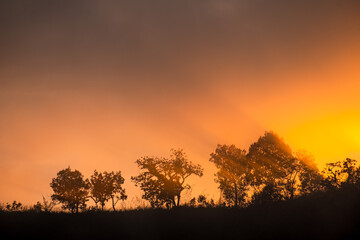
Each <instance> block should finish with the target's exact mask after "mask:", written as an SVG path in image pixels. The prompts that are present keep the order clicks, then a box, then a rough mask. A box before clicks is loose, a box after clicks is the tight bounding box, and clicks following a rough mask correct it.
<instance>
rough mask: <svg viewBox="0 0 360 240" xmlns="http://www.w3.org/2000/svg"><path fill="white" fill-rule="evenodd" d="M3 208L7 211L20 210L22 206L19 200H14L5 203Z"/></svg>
mask: <svg viewBox="0 0 360 240" xmlns="http://www.w3.org/2000/svg"><path fill="white" fill-rule="evenodd" d="M5 208H6V209H7V210H8V211H12V212H14V211H21V210H22V208H23V205H22V204H21V203H20V202H16V201H13V202H12V203H11V204H10V203H6V206H5Z"/></svg>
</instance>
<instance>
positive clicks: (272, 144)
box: [247, 132, 301, 201]
mask: <svg viewBox="0 0 360 240" xmlns="http://www.w3.org/2000/svg"><path fill="white" fill-rule="evenodd" d="M247 158H248V160H249V161H250V162H251V166H252V167H253V173H254V174H253V178H252V180H253V181H252V185H253V186H255V188H256V190H257V191H266V193H264V194H260V193H257V194H255V197H263V198H264V197H267V198H269V199H268V200H270V201H271V200H279V196H281V197H280V198H281V199H288V198H293V197H294V193H295V190H296V181H297V178H298V174H299V172H300V170H301V164H300V162H299V160H298V159H296V158H295V157H294V156H293V154H292V151H291V148H290V147H289V146H288V145H287V144H286V143H285V142H284V141H283V139H281V138H280V137H279V136H278V135H276V134H275V133H273V132H265V135H264V136H261V137H260V138H259V139H258V141H257V142H255V143H253V144H252V145H251V146H250V148H249V153H248V155H247ZM264 201H267V200H264Z"/></svg>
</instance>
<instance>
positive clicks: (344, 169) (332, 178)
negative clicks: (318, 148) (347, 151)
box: [323, 158, 360, 190]
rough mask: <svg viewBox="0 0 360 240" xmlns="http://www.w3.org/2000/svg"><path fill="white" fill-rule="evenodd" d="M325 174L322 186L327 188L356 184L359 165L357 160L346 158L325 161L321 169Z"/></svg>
mask: <svg viewBox="0 0 360 240" xmlns="http://www.w3.org/2000/svg"><path fill="white" fill-rule="evenodd" d="M323 174H324V175H325V180H324V186H325V187H326V188H327V189H328V190H333V189H338V188H341V187H343V186H357V185H358V184H359V183H360V167H359V166H357V161H356V160H354V159H350V158H346V159H345V160H344V161H342V162H341V161H338V162H334V163H327V164H326V167H325V169H324V170H323Z"/></svg>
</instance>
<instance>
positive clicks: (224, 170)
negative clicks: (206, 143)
mask: <svg viewBox="0 0 360 240" xmlns="http://www.w3.org/2000/svg"><path fill="white" fill-rule="evenodd" d="M210 156H211V157H210V162H213V163H214V164H215V166H216V167H217V168H218V172H217V173H216V174H215V176H216V179H215V181H216V182H217V183H219V189H220V190H221V194H222V195H223V196H224V199H225V202H226V204H227V205H229V206H234V207H237V206H239V205H242V204H244V203H245V197H246V191H247V190H248V183H249V180H250V175H251V172H250V166H249V162H248V161H247V158H246V151H245V150H242V149H239V148H236V147H235V146H234V145H230V146H228V145H217V148H216V150H215V152H214V153H211V154H210Z"/></svg>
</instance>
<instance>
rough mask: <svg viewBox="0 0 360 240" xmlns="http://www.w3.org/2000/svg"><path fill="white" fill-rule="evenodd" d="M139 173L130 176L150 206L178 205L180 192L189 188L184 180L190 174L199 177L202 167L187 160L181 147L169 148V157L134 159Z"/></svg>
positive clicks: (201, 173)
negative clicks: (177, 148) (176, 148)
mask: <svg viewBox="0 0 360 240" xmlns="http://www.w3.org/2000/svg"><path fill="white" fill-rule="evenodd" d="M136 163H137V165H138V167H139V168H140V170H141V173H140V174H139V175H138V176H135V177H131V180H132V181H134V182H135V185H136V186H140V188H141V190H142V191H143V192H144V194H143V196H142V198H143V199H146V200H148V201H149V202H150V204H151V206H152V207H160V206H163V205H166V206H167V207H172V206H179V204H180V198H181V192H182V191H183V190H184V189H189V188H190V185H188V184H185V181H186V179H187V178H188V177H190V176H191V175H197V176H199V177H201V176H202V175H203V169H202V167H201V166H200V165H198V164H193V163H192V162H190V161H188V159H187V156H186V154H185V153H184V151H183V150H182V149H179V150H175V149H171V155H170V158H169V159H167V158H159V157H142V158H140V159H138V160H137V161H136Z"/></svg>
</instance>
